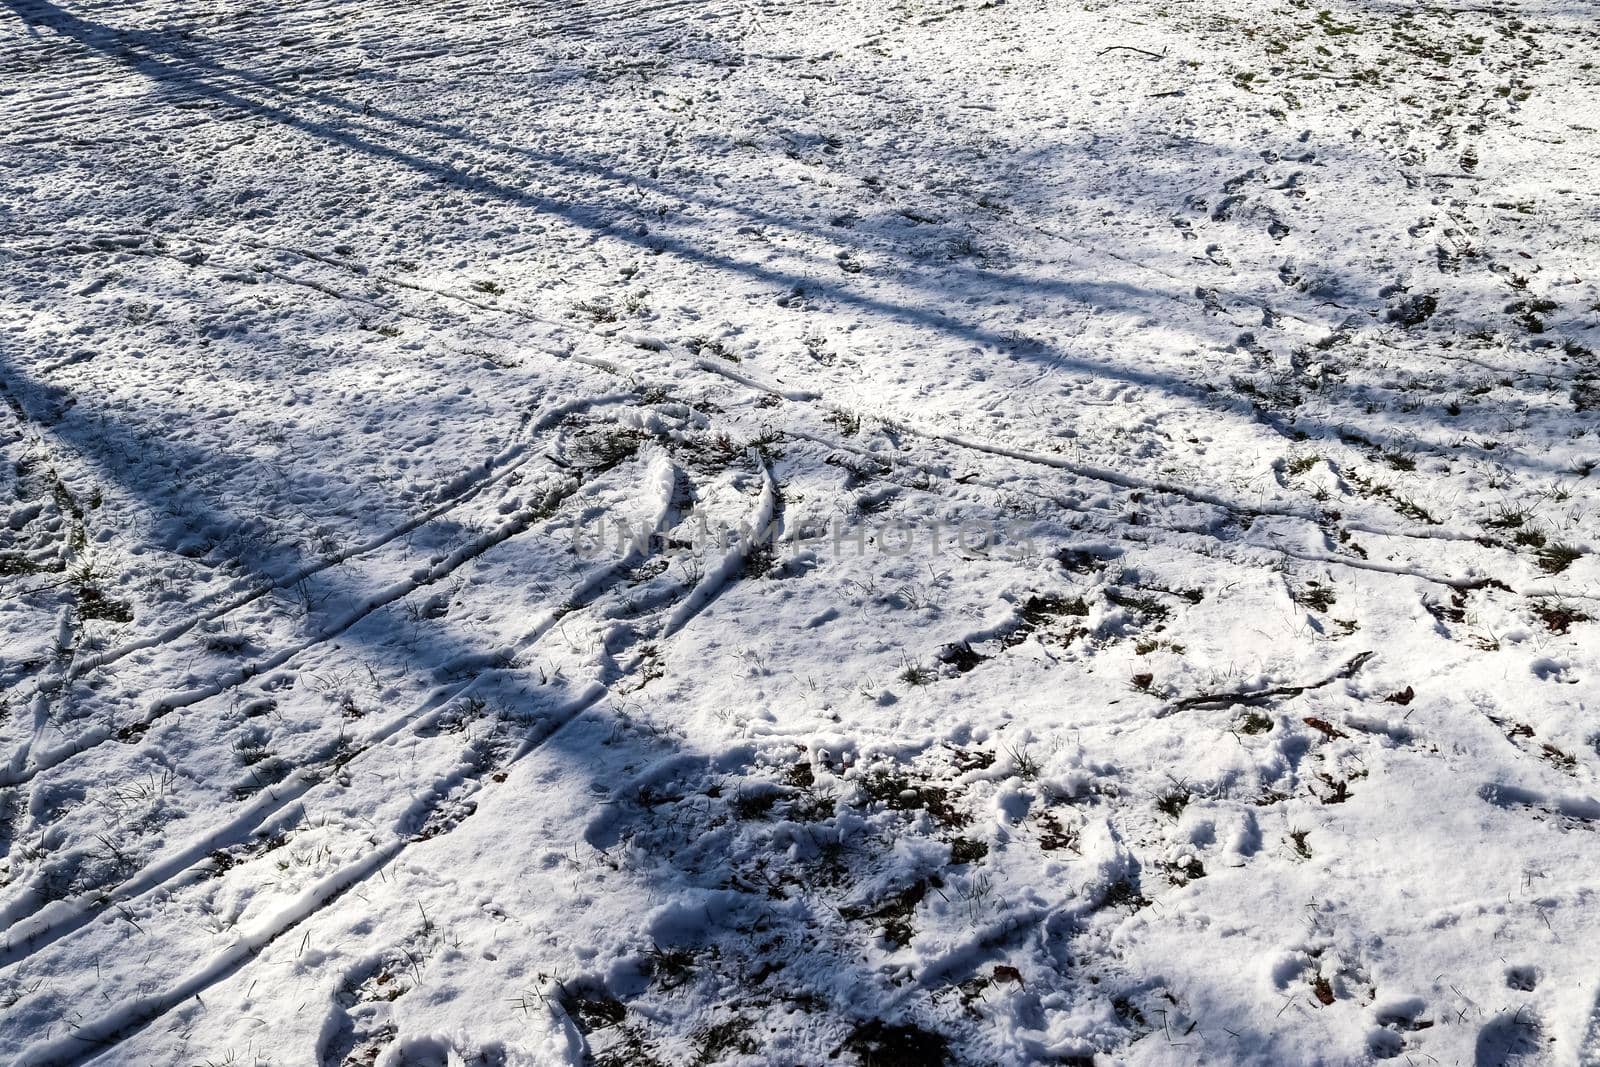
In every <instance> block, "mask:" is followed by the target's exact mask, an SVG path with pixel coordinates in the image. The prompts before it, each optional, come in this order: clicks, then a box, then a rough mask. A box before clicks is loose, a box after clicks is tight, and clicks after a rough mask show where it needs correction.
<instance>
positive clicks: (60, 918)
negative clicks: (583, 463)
mask: <svg viewBox="0 0 1600 1067" xmlns="http://www.w3.org/2000/svg"><path fill="white" fill-rule="evenodd" d="M679 477H680V475H679V472H678V470H677V468H676V467H675V466H674V465H673V464H672V462H671V461H670V460H669V459H666V458H665V457H661V458H659V459H658V460H657V461H656V462H654V463H652V464H651V465H650V467H649V468H648V470H647V477H646V479H645V486H644V488H645V490H646V492H647V493H648V494H650V498H651V499H653V500H654V501H655V504H656V507H655V509H654V514H653V516H652V519H651V529H652V531H653V532H654V533H655V534H656V535H657V538H659V537H660V536H664V535H665V534H666V533H667V532H668V531H669V530H670V529H671V528H672V526H673V525H675V522H674V515H675V512H674V506H673V498H674V496H675V495H676V490H677V483H678V479H679ZM653 540H654V539H652V541H653ZM647 558H648V553H646V552H644V551H642V550H641V548H640V545H639V544H638V543H634V544H632V545H630V546H629V551H628V553H627V554H626V555H625V556H624V557H623V558H622V559H620V560H617V561H614V562H611V563H607V564H605V565H602V566H600V567H597V568H595V569H594V570H593V571H592V572H591V573H590V574H589V575H588V576H587V577H585V578H584V579H583V580H581V581H580V582H579V583H578V585H577V586H575V587H574V588H573V590H572V591H571V592H570V593H569V594H567V596H566V597H565V598H564V599H563V601H562V603H561V604H559V605H558V606H557V607H555V608H551V609H549V610H547V611H546V612H544V613H543V614H542V615H541V616H540V618H539V619H538V620H537V621H536V622H535V623H534V624H533V626H531V627H530V628H529V629H528V630H526V631H525V632H524V633H523V634H522V635H521V637H520V638H519V639H518V640H517V641H516V642H515V643H514V644H512V645H510V646H508V647H507V648H505V649H502V650H497V651H495V652H491V653H487V654H485V659H486V660H491V661H494V662H505V661H506V660H508V659H510V658H511V657H513V656H515V655H516V654H518V653H521V652H524V651H526V650H528V649H529V648H532V647H533V646H534V645H536V644H537V643H538V642H539V640H540V639H541V638H543V637H544V636H545V635H546V634H547V633H549V631H550V630H551V629H552V628H553V627H554V626H555V625H556V623H558V622H559V621H561V620H562V619H563V618H565V617H567V616H568V615H570V614H571V613H572V612H573V611H575V610H581V609H582V608H583V607H586V606H588V605H589V604H591V603H593V602H594V601H595V600H596V599H597V598H598V597H599V596H600V595H601V594H602V593H604V592H605V590H607V589H608V588H610V587H612V586H613V585H615V584H616V582H617V581H618V580H620V579H621V578H623V577H624V576H625V575H627V574H628V573H629V572H630V571H632V570H634V569H635V568H637V567H638V566H640V565H641V564H643V563H644V562H645V560H646V559H647ZM502 673H504V672H503V671H500V670H491V671H484V672H481V673H478V674H475V675H474V676H473V677H472V678H470V679H468V680H467V681H465V682H462V683H458V684H455V685H446V686H440V687H438V688H436V689H435V690H434V691H433V692H432V693H430V694H429V696H428V697H427V698H426V699H425V700H424V701H423V702H422V703H421V704H420V705H418V706H417V707H415V708H413V709H411V710H410V711H408V712H405V713H403V714H401V715H399V716H396V717H395V718H393V719H391V720H390V721H389V722H388V723H386V724H385V725H384V726H383V727H381V728H380V729H379V730H377V731H375V732H374V733H373V734H371V735H369V736H368V737H366V738H365V739H363V741H362V742H361V744H360V746H359V747H357V748H356V749H355V750H354V751H351V750H348V749H345V750H342V751H341V750H340V749H339V747H338V744H337V742H335V744H334V746H332V749H333V750H332V751H329V752H328V753H326V755H327V757H328V758H329V759H334V758H338V759H339V763H338V764H337V766H339V767H344V766H349V765H351V764H353V763H355V762H356V761H357V760H359V759H362V758H364V757H366V756H368V754H369V753H373V752H375V751H377V750H379V749H380V748H381V747H382V746H386V745H390V744H392V743H393V742H395V741H397V740H398V739H399V738H400V737H403V736H407V735H410V734H414V733H416V732H418V731H420V730H424V729H426V728H427V727H428V726H429V725H430V724H431V723H433V722H434V721H436V720H437V719H438V718H440V717H441V716H442V715H443V714H444V712H445V711H446V710H447V709H448V708H449V707H450V706H451V705H452V704H454V703H456V702H457V701H459V700H461V699H463V698H465V697H467V696H468V695H470V693H471V692H472V690H473V689H475V688H477V687H478V686H479V685H480V684H481V683H483V682H484V680H485V679H486V678H489V677H492V676H496V675H499V674H502ZM529 750H530V749H529V748H528V745H527V743H526V742H524V745H523V747H522V748H521V749H519V750H518V753H517V754H516V755H515V756H514V757H513V760H512V762H515V760H517V759H520V758H521V757H522V756H523V755H525V754H526V752H527V751H529ZM325 769H326V768H325V766H324V765H322V764H320V763H319V764H318V765H316V766H302V767H300V768H298V769H297V770H296V771H295V773H294V774H293V775H291V776H290V777H289V778H288V779H286V780H285V781H284V782H280V783H278V784H277V785H275V786H272V787H269V788H268V789H267V790H266V791H265V793H264V794H263V795H262V796H261V797H258V798H257V799H256V800H254V801H252V802H250V803H249V804H247V805H246V806H245V807H244V809H243V810H241V811H240V812H239V813H238V814H237V815H235V816H234V817H233V818H231V819H229V820H228V821H227V822H225V823H224V824H223V825H222V826H221V827H218V828H217V829H215V830H212V831H209V832H207V833H206V834H204V835H202V836H201V837H198V838H196V839H193V840H191V841H189V842H188V843H186V844H185V845H184V846H183V847H182V848H180V849H179V850H177V851H176V852H174V853H173V854H171V855H169V856H168V857H166V858H164V859H162V860H159V861H157V862H155V863H152V864H150V865H149V866H147V867H145V868H144V869H143V870H141V871H140V872H139V873H138V874H136V875H134V876H133V877H131V878H129V879H127V880H126V881H124V882H123V883H122V884H120V885H118V886H117V887H115V888H114V889H112V890H111V891H109V892H106V891H101V890H95V891H90V892H88V893H84V894H82V895H80V896H79V897H78V898H75V899H74V900H72V901H55V902H52V903H51V904H48V905H46V906H45V907H44V908H42V909H40V910H38V911H35V912H33V913H31V914H22V913H21V902H22V901H24V900H26V899H27V898H28V895H29V894H27V893H25V894H23V896H21V897H19V898H17V899H16V900H14V901H13V902H12V904H11V905H10V906H9V907H8V908H7V909H6V910H5V911H4V912H0V922H4V923H5V924H6V925H7V927H8V929H7V931H6V938H5V943H4V944H3V945H0V968H4V967H7V966H9V965H11V964H13V963H16V962H19V961H21V960H24V959H28V958H31V957H32V956H34V955H35V954H37V953H38V952H40V951H42V950H43V949H44V948H46V947H48V946H49V945H51V944H53V943H55V942H56V941H59V940H61V939H62V938H64V937H66V936H68V935H70V934H72V933H73V932H75V931H77V930H80V929H82V928H83V927H85V926H88V925H89V924H90V923H92V922H93V921H94V920H95V919H96V918H98V917H100V916H102V915H109V914H110V912H111V910H112V909H113V908H115V907H117V906H119V905H126V904H128V903H131V902H133V901H135V900H137V899H139V898H141V897H145V896H148V895H150V894H151V893H154V892H156V891H158V890H166V889H171V888H172V887H173V885H174V883H175V882H176V881H177V880H178V879H179V878H180V877H181V876H182V875H183V874H184V873H185V872H188V871H190V869H191V868H194V867H196V865H198V864H200V863H203V862H205V861H206V860H207V858H208V857H209V856H210V855H211V854H212V853H213V852H215V851H216V850H218V849H220V848H223V847H226V846H227V845H231V844H237V843H239V842H242V841H246V840H248V839H250V838H251V837H254V836H259V835H260V834H262V833H267V832H270V824H271V823H272V822H273V820H274V819H275V818H276V817H277V816H278V815H279V814H280V813H281V812H284V811H285V810H286V809H288V808H289V807H290V806H291V805H292V804H294V803H295V802H297V801H299V800H301V799H302V798H303V797H305V796H306V795H307V794H308V793H309V792H311V790H313V789H314V788H315V787H317V786H318V785H321V784H322V783H323V782H325V781H326V780H327V776H326V774H325V773H324V772H325ZM203 873H204V872H199V871H197V872H195V874H196V876H198V875H200V874H203ZM56 905H59V907H58V906H56Z"/></svg>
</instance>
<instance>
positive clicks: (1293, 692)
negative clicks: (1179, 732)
mask: <svg viewBox="0 0 1600 1067" xmlns="http://www.w3.org/2000/svg"><path fill="white" fill-rule="evenodd" d="M1374 655H1376V653H1373V652H1362V653H1360V654H1359V655H1355V656H1352V657H1350V658H1349V659H1348V660H1346V661H1345V663H1344V666H1342V667H1340V668H1339V669H1338V670H1336V671H1334V672H1333V673H1332V674H1330V675H1328V676H1327V677H1326V678H1324V679H1322V681H1320V682H1308V683H1306V684H1305V685H1278V686H1273V687H1272V688H1270V689H1255V690H1247V691H1245V692H1240V693H1205V694H1202V695H1200V696H1192V697H1184V698H1183V699H1182V700H1174V701H1173V702H1172V703H1171V704H1168V705H1167V706H1166V707H1164V708H1162V709H1161V710H1160V711H1159V712H1157V713H1156V718H1158V719H1161V718H1165V717H1166V716H1168V715H1171V714H1172V713H1173V712H1177V711H1187V710H1188V709H1189V708H1204V707H1209V706H1213V705H1217V706H1221V705H1226V704H1260V703H1261V702H1262V701H1265V700H1271V699H1272V698H1273V697H1297V696H1299V695H1300V694H1301V693H1304V692H1306V691H1307V690H1310V689H1321V688H1322V687H1323V686H1325V685H1332V684H1333V683H1334V682H1337V681H1338V680H1339V679H1341V678H1348V677H1350V676H1351V675H1352V674H1354V673H1356V671H1359V670H1360V669H1361V668H1362V667H1364V666H1366V663H1367V660H1369V659H1371V658H1372V657H1373V656H1374Z"/></svg>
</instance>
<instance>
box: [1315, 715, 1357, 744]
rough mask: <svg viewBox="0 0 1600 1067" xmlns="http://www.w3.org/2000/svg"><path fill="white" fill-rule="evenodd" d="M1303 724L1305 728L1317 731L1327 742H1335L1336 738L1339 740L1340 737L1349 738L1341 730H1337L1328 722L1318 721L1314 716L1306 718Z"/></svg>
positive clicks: (1324, 720)
mask: <svg viewBox="0 0 1600 1067" xmlns="http://www.w3.org/2000/svg"><path fill="white" fill-rule="evenodd" d="M1305 724H1306V725H1307V726H1309V727H1311V728H1312V729H1313V730H1315V731H1317V732H1318V733H1319V734H1321V735H1322V736H1323V737H1326V738H1327V739H1328V740H1329V741H1333V740H1336V739H1337V738H1341V737H1349V736H1350V735H1349V734H1347V733H1345V732H1344V731H1343V730H1340V729H1337V728H1336V727H1335V726H1334V725H1333V724H1332V723H1330V722H1328V720H1326V719H1319V718H1317V717H1316V716H1314V715H1308V716H1306V719H1305Z"/></svg>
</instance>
